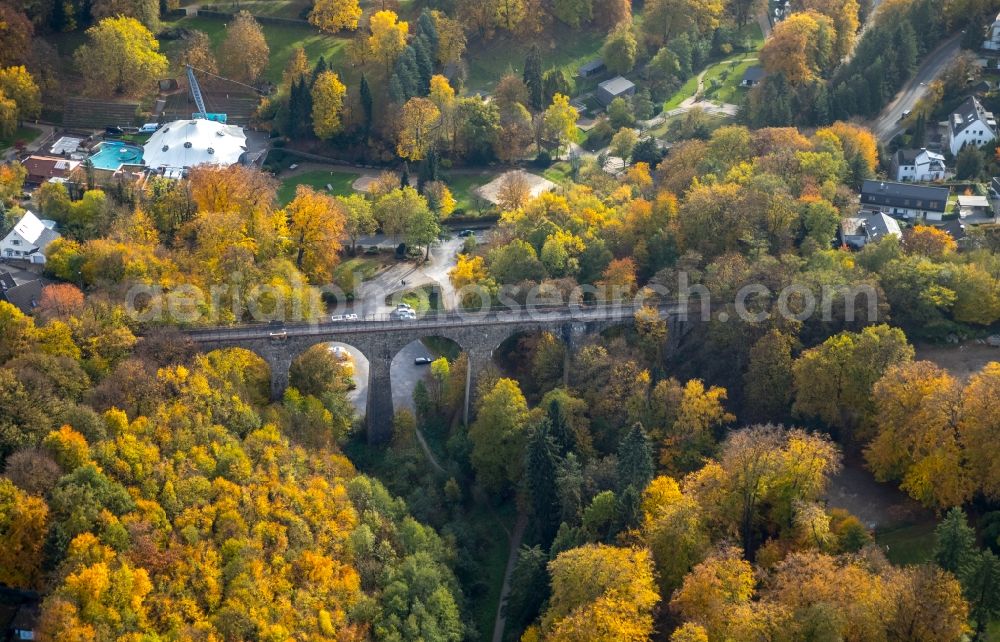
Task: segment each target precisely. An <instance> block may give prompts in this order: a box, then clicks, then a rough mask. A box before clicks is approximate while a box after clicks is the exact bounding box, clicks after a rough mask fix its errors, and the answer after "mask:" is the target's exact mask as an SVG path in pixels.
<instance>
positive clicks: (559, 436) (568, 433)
mask: <svg viewBox="0 0 1000 642" xmlns="http://www.w3.org/2000/svg"><path fill="white" fill-rule="evenodd" d="M546 414H547V416H548V418H549V426H550V428H549V435H551V437H552V441H553V443H555V445H556V449H557V452H558V454H559V456H560V457H565V456H566V455H567V454H568V453H570V452H573V451H574V450H576V438H575V437H574V436H573V431H572V430H571V429H570V426H569V421H568V420H567V419H566V413H565V412H563V407H562V404H561V403H559V401H558V400H557V399H553V400H552V401H550V402H549V407H548V409H547V410H546Z"/></svg>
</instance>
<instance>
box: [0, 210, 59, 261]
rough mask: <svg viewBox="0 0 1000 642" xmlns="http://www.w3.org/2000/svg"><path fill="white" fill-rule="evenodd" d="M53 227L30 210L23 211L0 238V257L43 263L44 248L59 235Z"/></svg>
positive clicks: (51, 223)
mask: <svg viewBox="0 0 1000 642" xmlns="http://www.w3.org/2000/svg"><path fill="white" fill-rule="evenodd" d="M54 228H55V223H53V222H52V221H42V220H41V219H39V218H38V217H37V216H35V215H34V214H32V213H31V212H25V213H24V216H22V217H21V220H20V221H18V222H17V224H15V225H14V229H12V230H11V231H10V232H8V233H7V236H5V237H3V239H0V257H2V258H5V259H20V260H22V261H28V262H29V263H45V248H46V247H48V245H49V243H51V242H52V241H54V240H56V239H57V238H59V237H60V236H61V235H60V234H59V232H56V231H55V229H54Z"/></svg>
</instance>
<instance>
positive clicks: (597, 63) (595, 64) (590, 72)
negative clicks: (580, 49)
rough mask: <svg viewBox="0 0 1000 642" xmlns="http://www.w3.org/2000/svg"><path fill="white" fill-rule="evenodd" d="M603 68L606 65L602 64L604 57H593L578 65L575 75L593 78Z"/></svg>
mask: <svg viewBox="0 0 1000 642" xmlns="http://www.w3.org/2000/svg"><path fill="white" fill-rule="evenodd" d="M605 69H607V67H606V66H605V64H604V59H603V58H595V59H593V60H588V61H587V62H585V63H583V64H582V65H580V67H579V69H577V70H576V75H577V76H579V77H580V78H593V77H594V76H596V75H598V74H599V73H601V72H602V71H604V70H605Z"/></svg>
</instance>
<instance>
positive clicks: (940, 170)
mask: <svg viewBox="0 0 1000 642" xmlns="http://www.w3.org/2000/svg"><path fill="white" fill-rule="evenodd" d="M890 173H891V174H892V177H893V178H894V179H896V180H897V181H909V182H916V183H925V182H930V181H941V180H944V175H945V167H944V156H942V155H941V154H936V153H934V152H929V151H927V150H926V149H900V150H897V151H896V153H895V154H893V156H892V169H891V171H890Z"/></svg>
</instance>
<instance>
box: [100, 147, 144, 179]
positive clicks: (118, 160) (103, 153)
mask: <svg viewBox="0 0 1000 642" xmlns="http://www.w3.org/2000/svg"><path fill="white" fill-rule="evenodd" d="M88 160H89V161H90V162H91V164H93V166H94V168H95V169H106V170H108V171H111V172H114V171H117V170H118V168H120V167H121V166H122V165H142V148H141V147H136V146H135V145H128V144H126V143H121V142H118V141H105V142H103V143H101V146H100V147H98V148H97V153H96V154H94V155H93V156H91V157H90V158H89V159H88Z"/></svg>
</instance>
